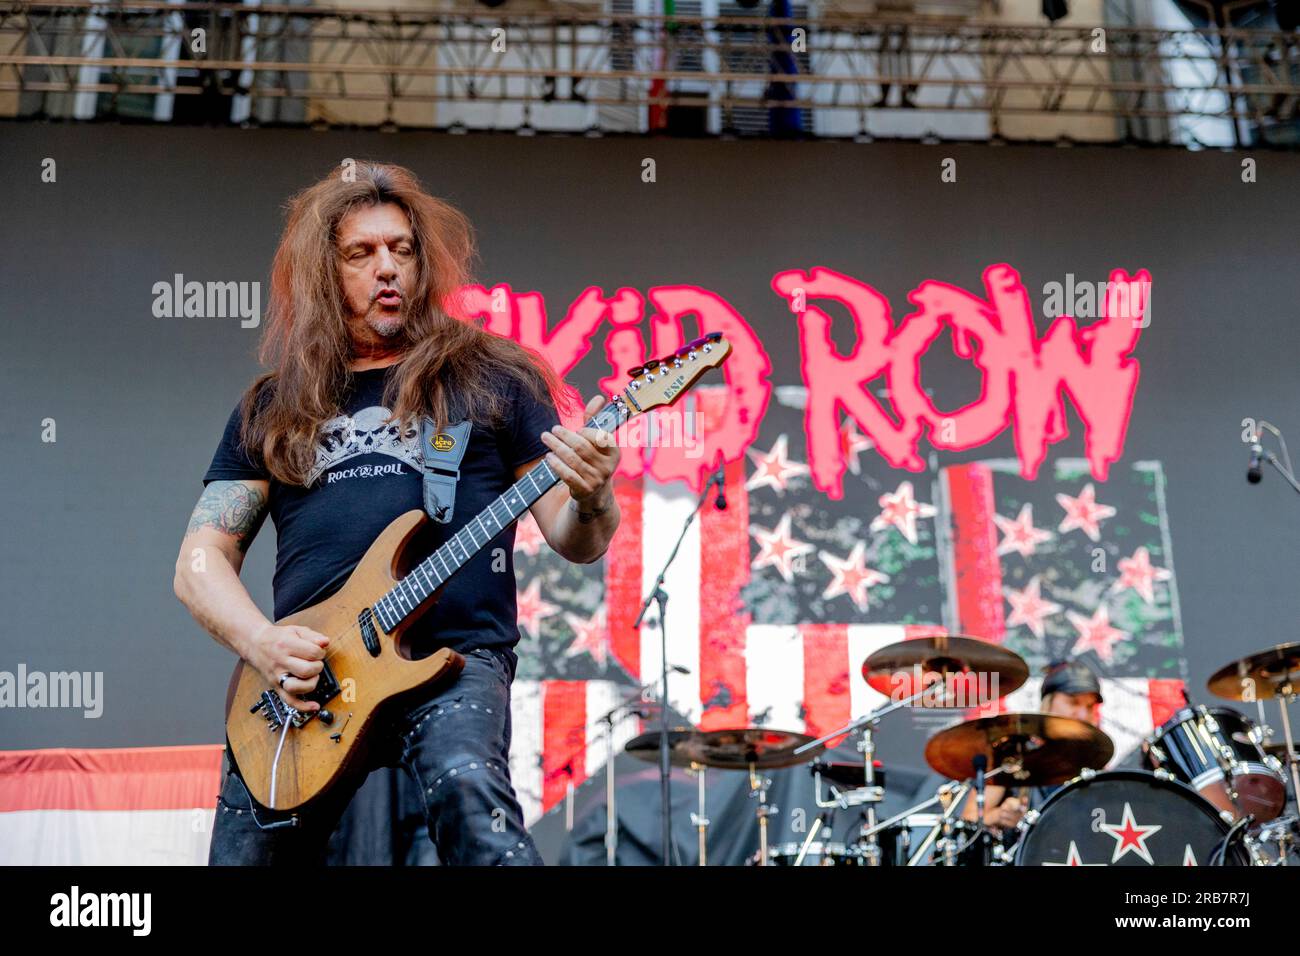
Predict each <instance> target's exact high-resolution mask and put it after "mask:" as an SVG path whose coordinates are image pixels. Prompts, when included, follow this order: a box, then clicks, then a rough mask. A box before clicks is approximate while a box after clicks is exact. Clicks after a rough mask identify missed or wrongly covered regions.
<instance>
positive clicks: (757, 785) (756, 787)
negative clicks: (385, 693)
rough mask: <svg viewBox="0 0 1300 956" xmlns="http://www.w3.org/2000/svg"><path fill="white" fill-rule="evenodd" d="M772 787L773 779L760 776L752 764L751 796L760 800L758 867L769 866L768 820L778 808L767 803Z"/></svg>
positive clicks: (750, 777) (757, 812) (757, 813)
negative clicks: (768, 790) (769, 789)
mask: <svg viewBox="0 0 1300 956" xmlns="http://www.w3.org/2000/svg"><path fill="white" fill-rule="evenodd" d="M770 786H772V778H771V777H765V776H763V775H762V774H760V773H759V772H758V771H757V770H756V769H755V767H754V765H753V764H752V763H751V764H750V765H749V795H750V797H757V798H758V807H757V808H756V809H755V810H754V813H755V815H756V816H757V817H758V865H759V866H767V818H768V817H770V816H772V815H773V814H775V813H776V812H777V807H776V806H775V805H773V804H769V803H768V802H767V788H768V787H770Z"/></svg>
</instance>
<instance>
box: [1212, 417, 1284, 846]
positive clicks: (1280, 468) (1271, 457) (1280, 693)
mask: <svg viewBox="0 0 1300 956" xmlns="http://www.w3.org/2000/svg"><path fill="white" fill-rule="evenodd" d="M1261 428H1267V429H1268V430H1269V431H1270V432H1272V433H1273V434H1274V435H1276V436H1277V440H1278V442H1279V443H1280V444H1281V446H1282V454H1283V455H1286V464H1285V465H1283V464H1282V463H1281V462H1280V461H1278V460H1277V455H1275V454H1273V453H1272V452H1271V451H1266V452H1264V458H1265V459H1267V461H1268V463H1269V464H1270V465H1272V466H1273V467H1274V468H1275V469H1276V470H1277V473H1278V474H1280V475H1281V476H1282V477H1283V478H1285V479H1286V480H1287V483H1288V484H1289V485H1290V486H1291V487H1292V488H1294V489H1295V490H1296V492H1297V493H1300V482H1297V481H1296V477H1295V473H1294V472H1293V470H1292V468H1291V453H1290V452H1288V451H1287V449H1286V439H1285V438H1283V437H1282V432H1281V431H1280V430H1279V429H1278V427H1277V426H1276V425H1273V424H1271V423H1269V422H1266V421H1264V420H1263V419H1260V421H1259V424H1257V425H1256V426H1255V444H1256V445H1259V438H1260V434H1259V431H1260V429H1261ZM1274 693H1275V694H1276V695H1277V698H1278V701H1277V706H1278V710H1279V712H1280V713H1281V714H1282V733H1283V736H1284V738H1285V740H1286V762H1287V769H1288V770H1289V771H1290V775H1291V791H1292V794H1293V795H1294V797H1295V804H1296V809H1297V810H1300V769H1298V768H1297V767H1296V756H1295V740H1294V738H1293V737H1292V736H1291V717H1290V714H1288V713H1287V704H1288V702H1294V700H1295V693H1296V691H1295V688H1294V687H1293V686H1292V684H1291V681H1290V680H1289V679H1288V680H1286V681H1284V682H1283V683H1282V684H1281V685H1279V686H1278V687H1277V688H1276V689H1275V691H1274ZM1229 835H1230V836H1231V834H1229ZM1225 852H1226V843H1225Z"/></svg>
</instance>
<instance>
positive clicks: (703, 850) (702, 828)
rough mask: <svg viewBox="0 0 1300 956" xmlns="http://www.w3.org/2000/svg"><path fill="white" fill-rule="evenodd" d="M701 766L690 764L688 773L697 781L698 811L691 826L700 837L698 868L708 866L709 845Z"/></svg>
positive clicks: (692, 817)
mask: <svg viewBox="0 0 1300 956" xmlns="http://www.w3.org/2000/svg"><path fill="white" fill-rule="evenodd" d="M705 769H707V768H705V767H704V766H703V765H702V764H698V763H695V762H694V761H692V762H691V767H690V770H688V771H687V772H688V773H693V774H695V776H696V777H697V778H698V779H699V790H700V797H699V800H700V809H699V812H697V813H692V814H691V826H693V827H695V829H696V830H697V831H698V832H699V835H700V866H708V865H709V864H708V845H709V837H708V833H709V818H708V817H707V816H705V815H704V771H705Z"/></svg>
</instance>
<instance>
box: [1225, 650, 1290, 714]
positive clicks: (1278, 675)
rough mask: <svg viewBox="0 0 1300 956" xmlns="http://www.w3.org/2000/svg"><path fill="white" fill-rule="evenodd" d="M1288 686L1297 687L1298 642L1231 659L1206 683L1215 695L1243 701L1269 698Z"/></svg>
mask: <svg viewBox="0 0 1300 956" xmlns="http://www.w3.org/2000/svg"><path fill="white" fill-rule="evenodd" d="M1288 685H1289V686H1292V687H1293V688H1294V689H1295V690H1300V643H1296V644H1278V645H1277V646H1276V647H1270V648H1269V649H1268V650H1266V651H1260V652H1258V653H1256V654H1250V655H1248V656H1246V657H1243V658H1241V659H1240V660H1236V661H1233V662H1232V663H1231V664H1227V665H1225V666H1223V667H1220V668H1219V669H1218V670H1217V671H1215V672H1214V675H1213V676H1212V677H1211V678H1210V679H1209V681H1208V682H1207V683H1206V687H1208V688H1209V690H1210V693H1211V694H1214V695H1215V696H1216V697H1223V698H1225V699H1226V700H1246V701H1254V700H1269V699H1271V698H1273V697H1276V696H1278V692H1279V690H1281V688H1283V687H1284V686H1288ZM1282 693H1286V691H1282Z"/></svg>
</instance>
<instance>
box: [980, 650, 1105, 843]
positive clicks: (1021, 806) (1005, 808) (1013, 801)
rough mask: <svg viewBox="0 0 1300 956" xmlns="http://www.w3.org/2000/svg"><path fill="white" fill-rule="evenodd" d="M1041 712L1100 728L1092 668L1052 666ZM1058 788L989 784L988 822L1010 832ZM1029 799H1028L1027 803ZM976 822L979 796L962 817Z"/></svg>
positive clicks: (1045, 682)
mask: <svg viewBox="0 0 1300 956" xmlns="http://www.w3.org/2000/svg"><path fill="white" fill-rule="evenodd" d="M1039 693H1040V694H1041V698H1042V704H1041V709H1042V712H1043V713H1045V714H1051V715H1053V716H1055V717H1073V718H1075V719H1076V720H1082V721H1085V722H1087V723H1089V724H1093V725H1096V723H1097V719H1096V714H1097V707H1098V705H1099V704H1101V681H1100V680H1098V679H1097V675H1096V673H1094V672H1093V670H1092V668H1091V667H1089V666H1088V665H1087V664H1085V663H1083V662H1082V661H1056V662H1054V663H1052V664H1049V665H1048V667H1047V671H1046V673H1045V674H1044V676H1043V685H1042V687H1041V688H1040V690H1039ZM1055 789H1056V788H1055V787H1035V788H1033V789H1029V790H1026V789H1025V788H1019V787H1017V788H1014V792H1012V793H1008V788H1006V787H1003V786H999V785H998V784H995V783H989V784H987V785H986V786H985V787H984V822H985V824H987V825H988V826H990V827H992V828H993V829H995V830H1009V829H1012V828H1014V827H1015V826H1016V824H1018V823H1019V822H1020V819H1021V817H1023V816H1024V815H1025V812H1026V811H1027V810H1029V809H1030V805H1031V804H1032V805H1034V806H1041V804H1042V802H1043V801H1044V800H1046V799H1047V797H1048V796H1050V795H1051V792H1052V791H1053V790H1055ZM1026 796H1028V799H1026ZM962 816H963V818H965V819H967V820H974V819H975V794H974V793H972V794H971V795H970V799H969V801H968V802H967V804H966V809H965V810H964V811H963V813H962Z"/></svg>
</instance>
